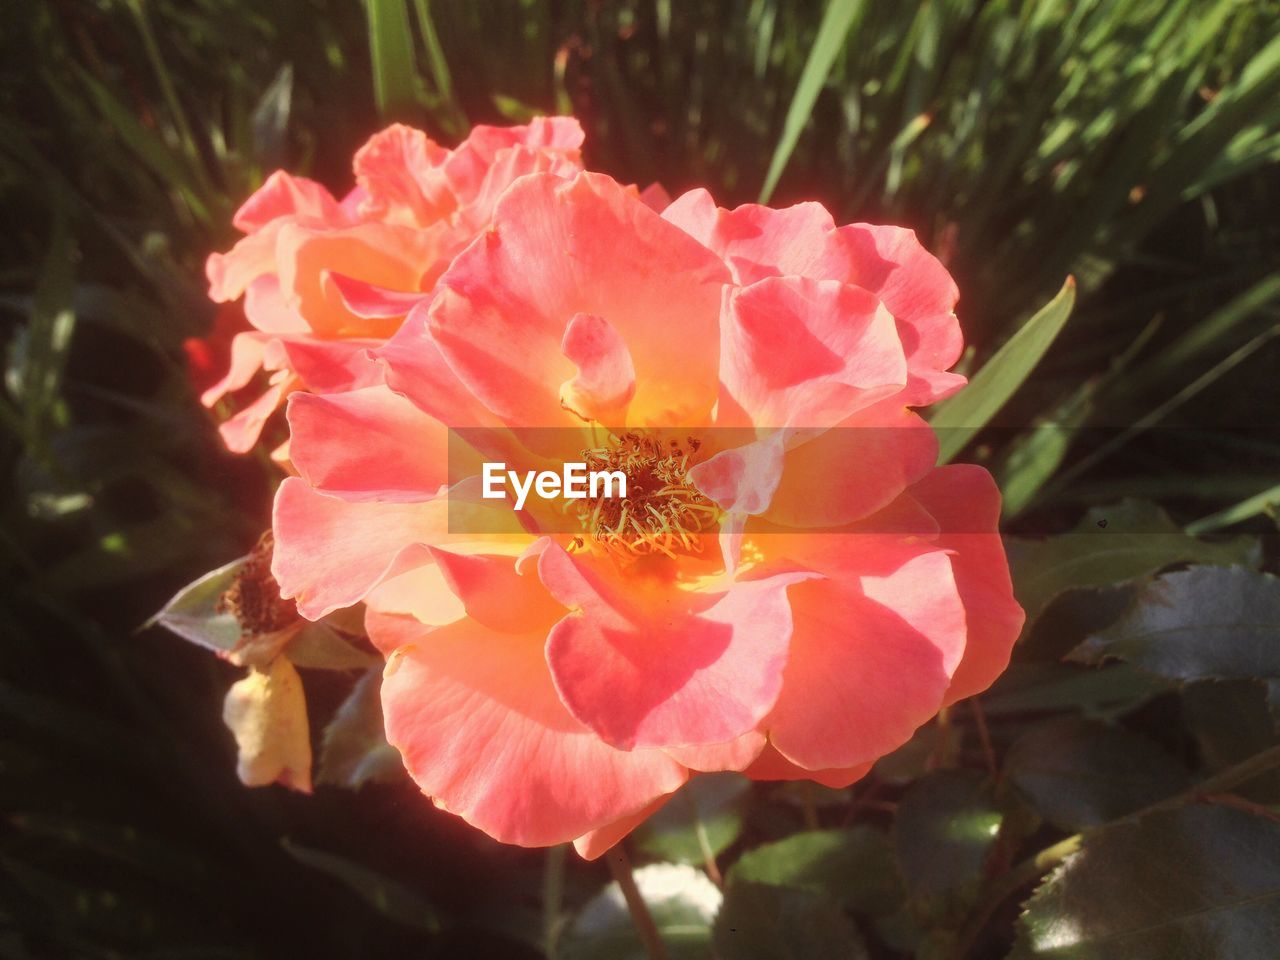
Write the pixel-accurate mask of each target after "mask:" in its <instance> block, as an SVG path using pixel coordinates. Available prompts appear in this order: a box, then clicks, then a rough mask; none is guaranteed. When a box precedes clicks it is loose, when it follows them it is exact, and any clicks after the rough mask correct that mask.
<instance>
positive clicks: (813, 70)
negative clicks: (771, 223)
mask: <svg viewBox="0 0 1280 960" xmlns="http://www.w3.org/2000/svg"><path fill="white" fill-rule="evenodd" d="M862 7H863V3H862V0H830V3H828V4H827V12H826V13H825V14H823V17H822V23H820V24H819V25H818V35H817V37H816V38H815V39H814V41H813V48H812V49H811V50H810V51H809V59H808V60H807V61H806V62H805V65H804V72H803V73H801V74H800V82H799V83H798V84H796V93H795V96H794V97H793V98H792V100H791V107H790V109H788V110H787V118H786V120H785V121H784V122H783V125H782V137H781V138H780V139H779V140H778V145H777V147H775V148H774V151H773V159H772V160H770V161H769V172H768V173H767V174H765V178H764V186H763V187H762V188H761V190H760V202H761V203H768V202H769V198H770V197H771V196H773V188H774V187H776V186H777V185H778V178H779V177H781V176H782V171H783V170H784V169H786V166H787V161H788V160H790V159H791V151H793V150H794V149H795V148H796V142H797V141H798V140H799V139H800V133H801V131H803V130H804V126H805V124H806V123H808V122H809V114H811V113H812V112H813V105H814V103H816V102H817V99H818V93H819V92H820V91H821V90H822V85H823V84H824V83H826V82H827V76H828V75H829V74H830V73H831V66H832V64H834V63H835V60H836V55H837V54H838V53H839V52H840V50H841V49H842V48H843V47H844V42H845V38H846V37H847V36H848V35H849V30H850V28H851V27H852V26H853V21H854V19H855V18H856V17H857V15H858V13H859V12H860V11H861V10H862Z"/></svg>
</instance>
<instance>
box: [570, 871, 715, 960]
mask: <svg viewBox="0 0 1280 960" xmlns="http://www.w3.org/2000/svg"><path fill="white" fill-rule="evenodd" d="M634 876H635V881H636V887H637V888H638V889H639V890H640V896H641V897H643V898H644V902H645V904H646V905H647V906H648V908H649V912H650V913H651V914H652V915H653V922H654V923H655V924H656V925H657V927H658V933H659V934H660V935H661V937H662V941H663V943H665V944H666V947H667V953H668V955H669V957H670V960H703V958H705V957H706V956H707V953H708V948H709V946H710V944H711V923H712V921H713V920H714V919H715V916H716V912H717V911H718V910H719V909H720V903H721V900H722V899H723V898H722V896H721V894H720V891H719V890H718V889H717V888H716V885H715V884H714V883H712V882H711V881H710V880H708V879H707V876H706V874H704V873H703V872H702V871H701V870H696V869H694V868H693V867H690V866H687V865H685V864H676V863H655V864H651V865H650V866H647V867H641V868H639V869H638V870H636V871H635V874H634ZM556 957H557V960H648V953H647V952H646V951H645V948H644V945H643V944H642V943H641V942H640V938H639V937H638V936H637V935H636V931H635V927H634V925H633V924H632V922H631V914H630V913H628V911H627V904H626V900H625V899H624V898H623V896H622V890H621V888H620V887H619V886H618V885H617V884H616V883H611V884H609V885H608V886H607V887H605V888H604V889H603V890H602V891H600V893H598V894H596V895H595V896H594V897H592V898H591V899H590V900H589V901H588V902H587V904H586V906H584V907H583V908H582V910H581V912H579V914H578V915H577V916H576V917H574V919H573V921H572V922H571V923H570V924H569V926H568V928H567V929H566V930H565V932H564V934H563V935H562V936H561V938H560V940H559V945H558V948H557V950H556Z"/></svg>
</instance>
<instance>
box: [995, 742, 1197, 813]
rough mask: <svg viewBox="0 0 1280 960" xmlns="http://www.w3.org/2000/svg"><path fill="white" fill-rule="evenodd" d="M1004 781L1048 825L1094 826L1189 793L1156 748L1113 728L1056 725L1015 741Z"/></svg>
mask: <svg viewBox="0 0 1280 960" xmlns="http://www.w3.org/2000/svg"><path fill="white" fill-rule="evenodd" d="M1004 773H1005V776H1006V777H1007V778H1008V779H1009V780H1010V781H1011V782H1012V783H1013V784H1014V785H1016V786H1017V788H1018V789H1019V790H1021V791H1022V793H1023V794H1025V795H1026V797H1027V798H1028V799H1029V800H1030V801H1031V803H1032V805H1033V806H1034V807H1035V809H1036V811H1037V812H1038V813H1039V814H1040V815H1041V816H1043V817H1044V818H1045V819H1046V820H1048V821H1049V822H1050V823H1052V824H1054V825H1055V826H1058V827H1061V828H1063V829H1064V830H1068V831H1074V830H1080V829H1082V828H1084V827H1091V826H1096V825H1098V824H1100V823H1105V822H1107V821H1108V820H1114V819H1115V818H1117V817H1120V816H1123V815H1124V814H1127V813H1132V812H1133V811H1135V810H1140V809H1142V808H1143V807H1145V806H1148V805H1149V804H1152V803H1155V802H1156V801H1158V800H1163V799H1165V798H1166V797H1170V796H1173V795H1174V794H1176V793H1180V792H1181V791H1183V790H1185V789H1187V788H1188V787H1190V786H1191V777H1190V774H1188V772H1187V770H1186V768H1185V767H1183V766H1182V764H1180V763H1179V762H1178V761H1177V760H1175V759H1174V758H1173V757H1171V756H1169V754H1168V753H1166V752H1165V751H1164V749H1163V748H1161V747H1160V746H1159V745H1158V744H1155V743H1152V742H1151V741H1149V740H1147V739H1146V738H1145V737H1141V736H1138V735H1137V734H1135V733H1131V732H1129V731H1127V730H1124V729H1123V728H1120V727H1113V726H1108V725H1107V724H1104V723H1099V722H1096V721H1089V720H1080V719H1076V718H1063V719H1060V720H1054V721H1051V722H1049V723H1046V724H1042V725H1041V726H1039V727H1036V728H1035V729H1033V730H1030V731H1028V732H1027V733H1025V734H1023V735H1022V736H1021V737H1019V738H1018V740H1017V741H1016V742H1015V743H1014V744H1013V746H1012V747H1011V748H1010V749H1009V752H1008V754H1007V755H1006V756H1005V762H1004Z"/></svg>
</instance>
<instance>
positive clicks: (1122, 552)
mask: <svg viewBox="0 0 1280 960" xmlns="http://www.w3.org/2000/svg"><path fill="white" fill-rule="evenodd" d="M1008 549H1009V563H1010V567H1011V568H1012V571H1013V589H1014V594H1015V595H1016V596H1017V598H1018V601H1019V602H1020V603H1021V604H1022V606H1023V607H1024V608H1025V609H1026V611H1027V617H1028V619H1029V620H1034V618H1035V617H1036V616H1037V615H1039V613H1040V612H1041V611H1042V610H1043V609H1044V607H1045V605H1046V604H1048V602H1049V601H1050V600H1052V599H1053V598H1054V597H1056V596H1058V595H1059V594H1061V593H1063V592H1064V591H1067V590H1071V589H1075V588H1078V587H1105V586H1110V585H1112V584H1116V583H1123V582H1125V581H1128V580H1134V579H1137V578H1138V577H1143V576H1147V575H1148V574H1152V573H1156V572H1157V571H1159V570H1160V569H1162V568H1163V567H1168V566H1172V565H1173V564H1176V563H1251V562H1256V556H1257V544H1256V541H1254V540H1253V539H1252V538H1250V537H1236V538H1233V539H1231V540H1227V541H1222V542H1217V543H1206V542H1204V541H1201V540H1197V539H1195V538H1194V537H1189V536H1187V535H1186V534H1185V533H1184V532H1183V531H1182V530H1181V529H1180V528H1179V527H1178V526H1177V524H1175V523H1174V522H1173V521H1172V520H1170V519H1169V517H1168V515H1166V514H1165V513H1164V511H1163V510H1161V509H1160V508H1159V507H1157V506H1155V505H1154V504H1150V503H1145V502H1143V501H1139V500H1125V501H1122V502H1121V503H1118V504H1116V505H1114V506H1111V507H1095V508H1094V509H1092V510H1090V511H1089V512H1088V513H1087V514H1086V515H1085V517H1084V519H1083V520H1081V521H1080V523H1079V524H1078V525H1077V526H1076V527H1075V529H1074V530H1072V531H1071V532H1069V533H1065V534H1062V535H1060V536H1056V537H1049V538H1047V539H1044V540H1018V539H1011V540H1009V541H1008Z"/></svg>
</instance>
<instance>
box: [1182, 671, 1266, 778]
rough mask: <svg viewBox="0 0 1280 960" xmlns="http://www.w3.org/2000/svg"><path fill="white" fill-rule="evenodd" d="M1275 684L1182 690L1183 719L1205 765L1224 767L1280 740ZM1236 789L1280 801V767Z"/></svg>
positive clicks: (1189, 686) (1214, 683) (1197, 685)
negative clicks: (1274, 709) (1272, 697)
mask: <svg viewBox="0 0 1280 960" xmlns="http://www.w3.org/2000/svg"><path fill="white" fill-rule="evenodd" d="M1274 686H1275V683H1274V681H1273V682H1272V683H1259V682H1258V681H1256V680H1226V681H1204V682H1202V683H1189V684H1187V685H1186V686H1184V687H1183V688H1182V691H1181V692H1182V722H1183V724H1184V725H1185V726H1186V728H1187V730H1188V732H1189V733H1190V734H1191V736H1192V737H1194V738H1195V742H1196V746H1197V747H1199V750H1200V759H1201V760H1202V761H1203V762H1204V764H1205V766H1207V767H1208V768H1209V769H1210V770H1222V769H1225V768H1226V767H1231V766H1234V765H1235V764H1237V763H1242V762H1243V761H1245V760H1248V759H1249V758H1250V757H1252V756H1254V755H1255V754H1258V753H1261V752H1262V751H1264V750H1267V749H1270V748H1271V747H1274V746H1275V745H1276V744H1277V743H1280V735H1278V734H1277V730H1276V725H1275V719H1274V717H1273V715H1272V711H1271V703H1270V694H1271V689H1270V688H1272V687H1274ZM1233 792H1235V793H1238V794H1240V796H1242V797H1245V798H1247V799H1249V800H1253V801H1254V802H1256V803H1280V770H1272V771H1270V772H1268V773H1265V774H1263V775H1262V776H1260V777H1255V778H1254V779H1252V780H1250V781H1249V782H1248V783H1247V784H1245V785H1244V786H1241V787H1237V788H1236V789H1235V791H1233Z"/></svg>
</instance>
